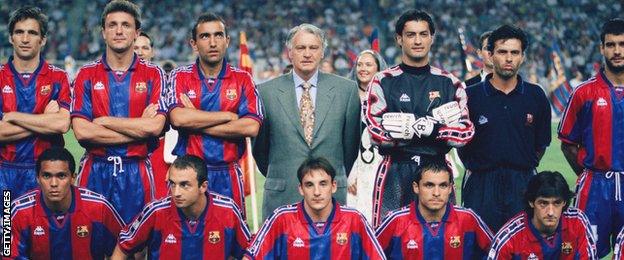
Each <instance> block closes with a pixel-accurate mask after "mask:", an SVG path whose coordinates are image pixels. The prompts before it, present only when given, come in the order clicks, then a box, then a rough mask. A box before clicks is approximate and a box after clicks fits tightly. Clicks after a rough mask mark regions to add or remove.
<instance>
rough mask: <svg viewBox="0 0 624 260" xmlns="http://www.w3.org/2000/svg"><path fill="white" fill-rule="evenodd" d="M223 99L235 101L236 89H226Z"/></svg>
mask: <svg viewBox="0 0 624 260" xmlns="http://www.w3.org/2000/svg"><path fill="white" fill-rule="evenodd" d="M225 97H226V98H227V99H228V100H234V99H236V89H232V88H231V89H227V90H225Z"/></svg>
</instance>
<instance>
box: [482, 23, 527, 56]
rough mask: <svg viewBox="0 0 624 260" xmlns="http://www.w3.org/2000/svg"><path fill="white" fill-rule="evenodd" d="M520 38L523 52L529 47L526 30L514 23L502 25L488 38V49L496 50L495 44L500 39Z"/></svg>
mask: <svg viewBox="0 0 624 260" xmlns="http://www.w3.org/2000/svg"><path fill="white" fill-rule="evenodd" d="M508 39H518V40H519V41H520V43H521V46H522V52H524V50H526V48H527V47H528V44H529V41H528V40H527V35H526V33H524V31H523V30H522V29H520V28H518V27H516V26H513V25H508V24H505V25H502V26H501V27H498V28H497V29H496V30H494V31H493V32H492V34H491V35H490V37H489V38H488V46H487V49H488V51H490V52H493V51H494V44H495V43H496V42H497V41H499V40H508Z"/></svg>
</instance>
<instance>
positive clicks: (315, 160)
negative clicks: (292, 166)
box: [297, 157, 336, 184]
mask: <svg viewBox="0 0 624 260" xmlns="http://www.w3.org/2000/svg"><path fill="white" fill-rule="evenodd" d="M313 170H323V171H325V172H326V173H327V174H328V175H329V176H330V177H331V180H332V181H333V180H334V178H335V177H336V170H335V169H334V167H333V166H332V165H331V163H330V162H329V161H328V160H327V159H325V158H323V157H311V158H308V159H306V160H305V161H303V163H301V165H300V166H299V169H297V179H299V184H301V183H302V181H303V177H304V176H305V175H306V174H308V173H310V172H311V171H313Z"/></svg>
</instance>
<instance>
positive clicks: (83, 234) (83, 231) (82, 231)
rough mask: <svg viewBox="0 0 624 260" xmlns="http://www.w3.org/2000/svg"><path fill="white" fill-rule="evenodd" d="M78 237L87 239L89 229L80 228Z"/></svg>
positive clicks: (77, 232)
mask: <svg viewBox="0 0 624 260" xmlns="http://www.w3.org/2000/svg"><path fill="white" fill-rule="evenodd" d="M76 235H77V236H78V237H87V236H88V235H89V228H88V227H87V226H78V228H77V229H76Z"/></svg>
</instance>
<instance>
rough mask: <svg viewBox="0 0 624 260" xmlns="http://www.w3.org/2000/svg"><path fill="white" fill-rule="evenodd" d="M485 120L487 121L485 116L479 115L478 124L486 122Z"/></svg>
mask: <svg viewBox="0 0 624 260" xmlns="http://www.w3.org/2000/svg"><path fill="white" fill-rule="evenodd" d="M487 122H488V119H487V117H485V116H484V115H481V116H479V124H480V125H484V124H487Z"/></svg>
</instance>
